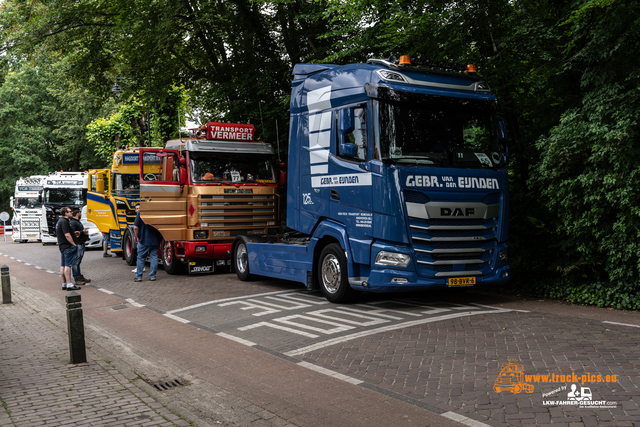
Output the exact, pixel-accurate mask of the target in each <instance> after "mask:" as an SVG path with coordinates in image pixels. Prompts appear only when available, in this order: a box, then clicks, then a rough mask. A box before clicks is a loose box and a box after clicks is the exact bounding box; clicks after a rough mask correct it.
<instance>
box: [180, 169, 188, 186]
mask: <svg viewBox="0 0 640 427" xmlns="http://www.w3.org/2000/svg"><path fill="white" fill-rule="evenodd" d="M186 183H187V169H186V168H185V167H184V166H180V185H185V184H186Z"/></svg>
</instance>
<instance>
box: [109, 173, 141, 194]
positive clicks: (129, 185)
mask: <svg viewBox="0 0 640 427" xmlns="http://www.w3.org/2000/svg"><path fill="white" fill-rule="evenodd" d="M111 182H112V186H113V188H112V190H111V191H112V193H113V194H140V176H139V175H138V174H137V173H116V174H113V180H112V181H111Z"/></svg>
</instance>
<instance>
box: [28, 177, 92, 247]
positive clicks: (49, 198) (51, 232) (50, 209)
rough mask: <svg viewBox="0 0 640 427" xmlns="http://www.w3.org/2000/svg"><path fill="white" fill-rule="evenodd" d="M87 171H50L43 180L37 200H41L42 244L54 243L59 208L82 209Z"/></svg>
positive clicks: (84, 201)
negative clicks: (43, 218)
mask: <svg viewBox="0 0 640 427" xmlns="http://www.w3.org/2000/svg"><path fill="white" fill-rule="evenodd" d="M88 181H89V174H88V173H87V172H52V173H50V174H49V176H47V177H46V179H45V180H44V184H43V187H42V190H41V193H40V197H39V200H40V201H41V202H42V214H43V216H44V217H45V218H46V221H43V228H42V244H43V245H46V244H54V245H55V244H56V243H57V242H58V239H57V238H56V223H57V222H58V218H59V216H60V208H61V207H63V206H66V207H68V208H71V209H75V208H78V209H82V208H83V207H85V206H86V204H87V184H88Z"/></svg>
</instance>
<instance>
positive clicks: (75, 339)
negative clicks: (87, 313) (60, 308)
mask: <svg viewBox="0 0 640 427" xmlns="http://www.w3.org/2000/svg"><path fill="white" fill-rule="evenodd" d="M65 300H66V301H67V328H68V330H69V352H70V353H71V363H85V362H86V361H87V350H86V348H85V344H84V320H83V318H82V302H81V298H80V294H78V293H75V292H73V291H71V292H69V294H67V296H65Z"/></svg>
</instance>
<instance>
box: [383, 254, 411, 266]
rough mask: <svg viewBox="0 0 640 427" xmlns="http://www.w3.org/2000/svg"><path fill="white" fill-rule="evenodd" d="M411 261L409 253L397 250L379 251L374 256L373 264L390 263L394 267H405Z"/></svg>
mask: <svg viewBox="0 0 640 427" xmlns="http://www.w3.org/2000/svg"><path fill="white" fill-rule="evenodd" d="M409 261H411V255H407V254H401V253H398V252H387V251H380V252H378V255H377V256H376V260H375V264H377V265H392V266H394V267H406V266H407V265H409Z"/></svg>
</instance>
